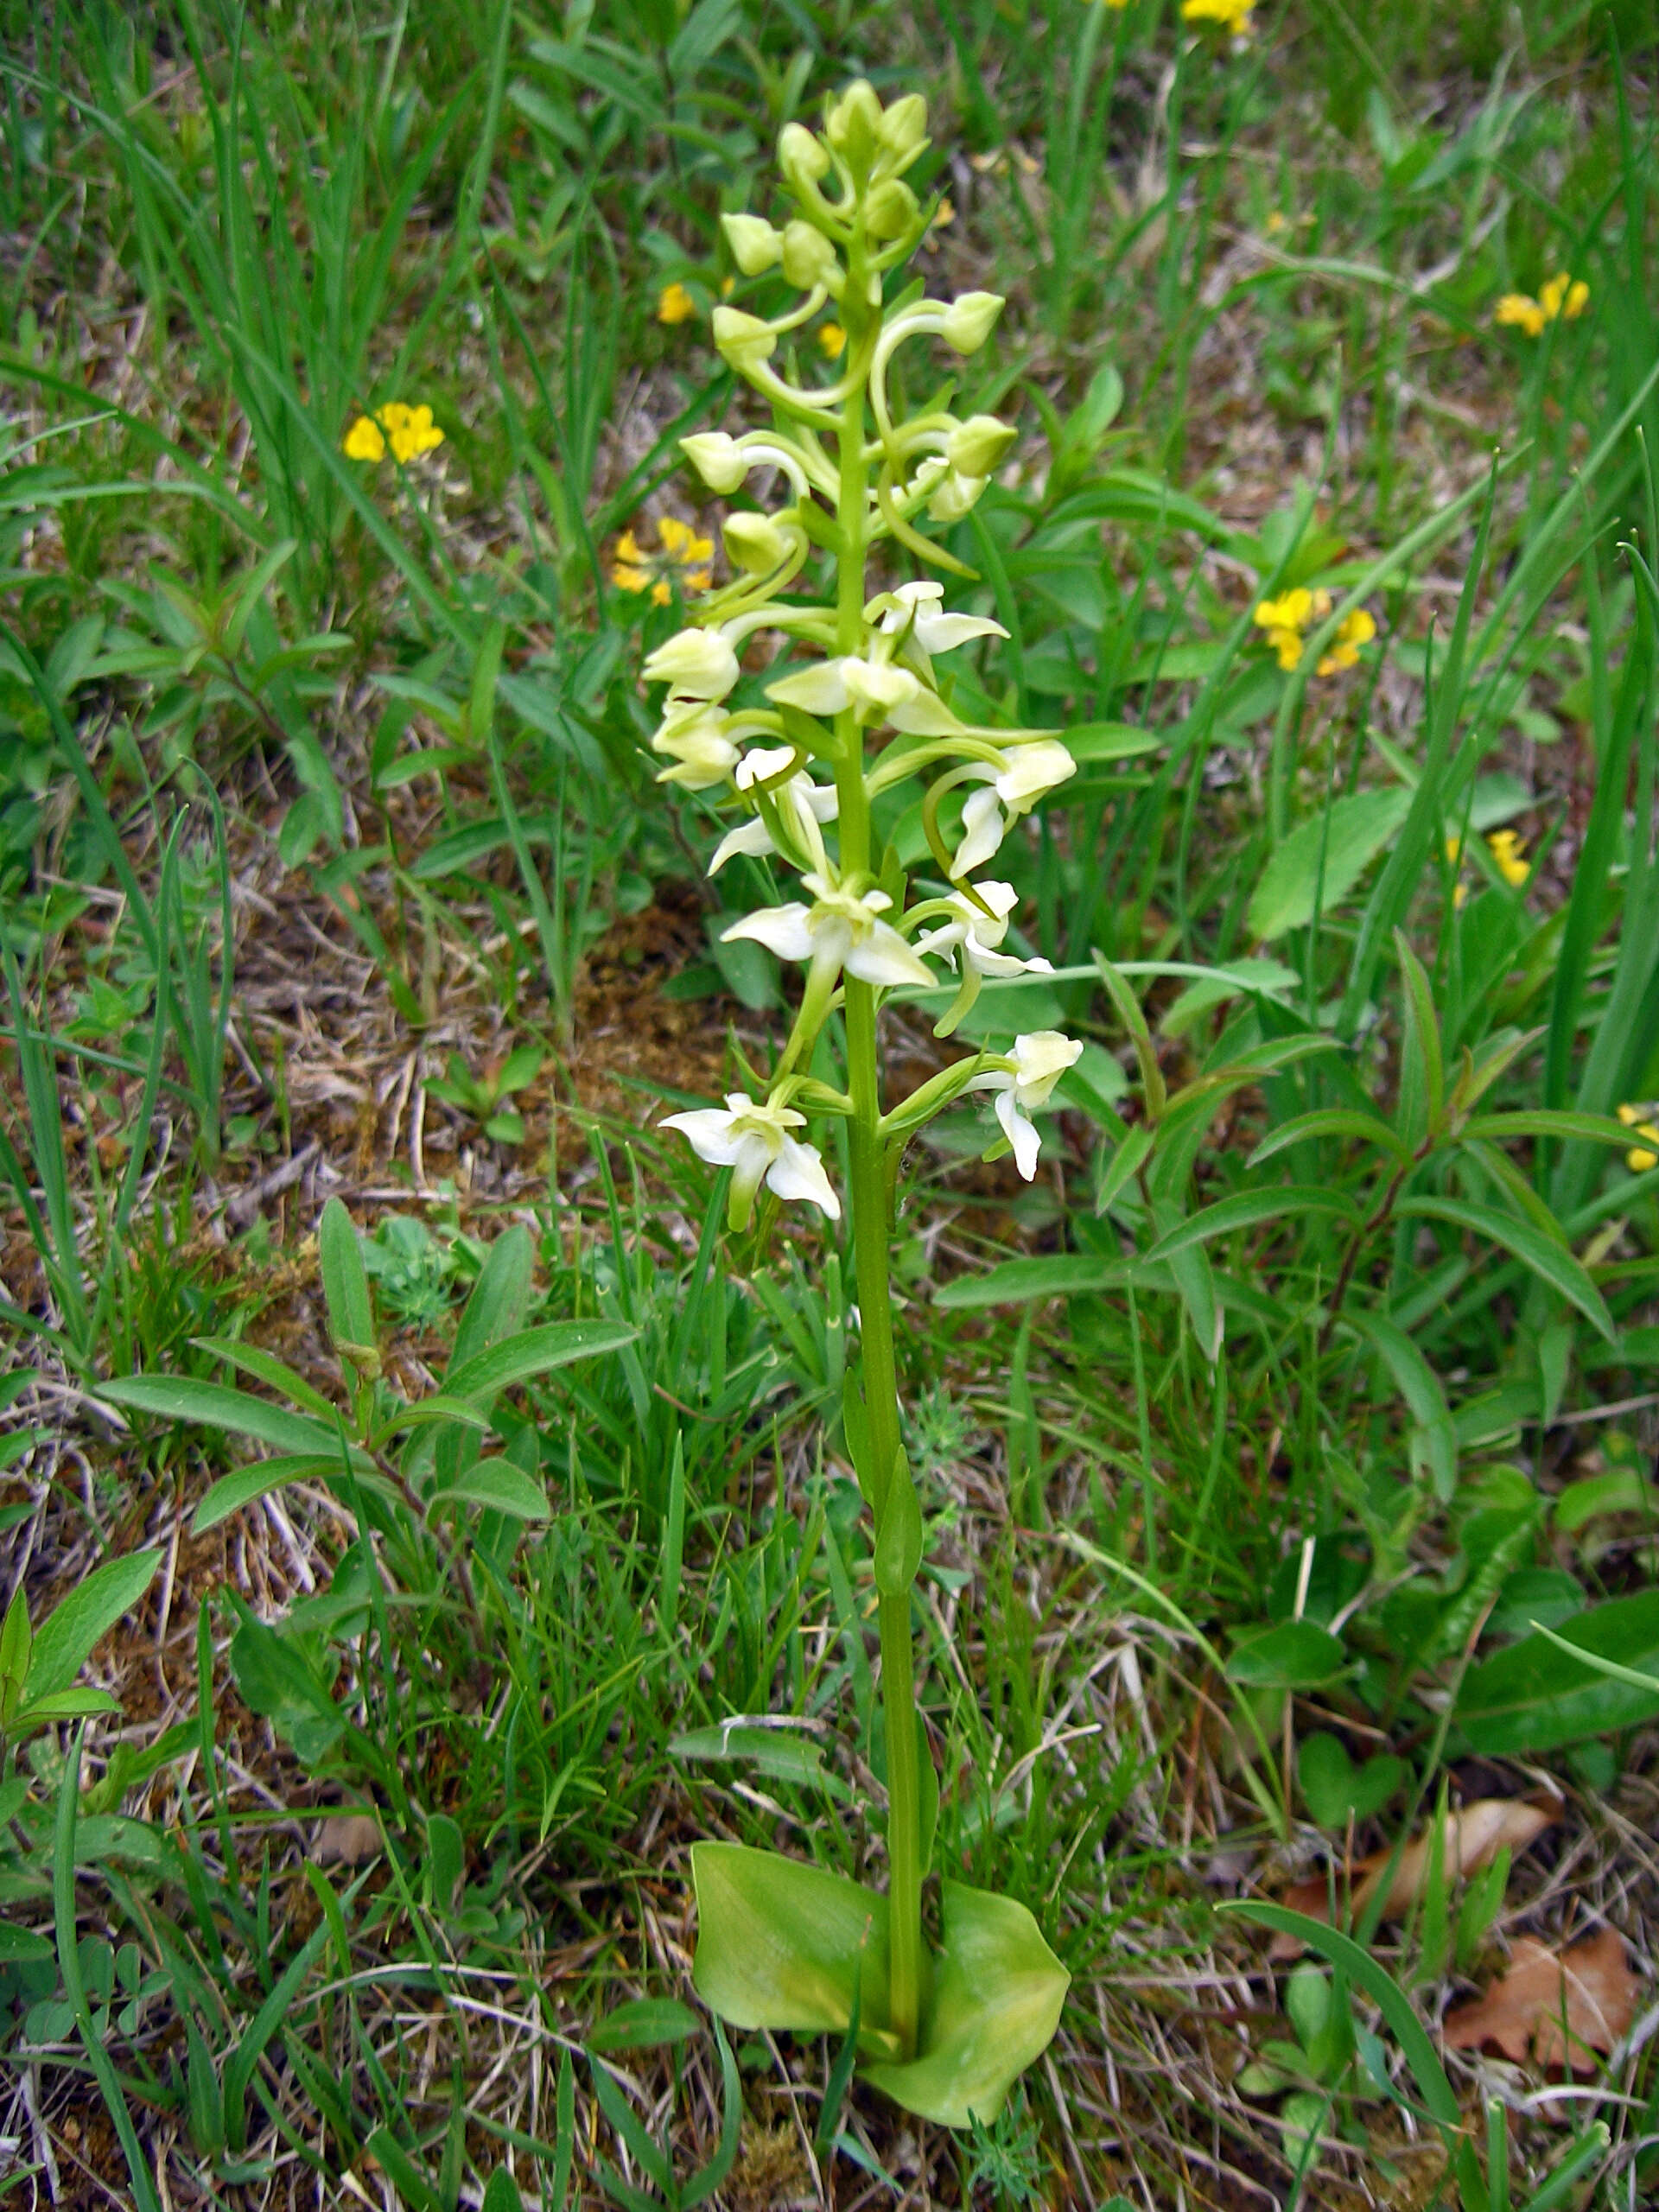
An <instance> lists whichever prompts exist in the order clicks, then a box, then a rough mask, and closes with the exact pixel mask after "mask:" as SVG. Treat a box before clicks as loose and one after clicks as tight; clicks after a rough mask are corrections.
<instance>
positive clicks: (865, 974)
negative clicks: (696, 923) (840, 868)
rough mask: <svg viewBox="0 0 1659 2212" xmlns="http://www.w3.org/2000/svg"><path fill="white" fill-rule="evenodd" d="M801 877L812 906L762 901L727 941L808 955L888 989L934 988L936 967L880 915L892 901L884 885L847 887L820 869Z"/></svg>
mask: <svg viewBox="0 0 1659 2212" xmlns="http://www.w3.org/2000/svg"><path fill="white" fill-rule="evenodd" d="M801 880H802V882H803V884H804V887H805V888H806V889H807V890H808V891H810V893H812V904H811V905H810V906H805V905H804V904H803V903H802V902H801V901H800V900H799V899H791V900H790V901H789V903H788V904H787V905H785V906H763V907H762V908H761V909H760V912H759V913H754V914H747V915H745V916H744V918H743V919H742V920H741V922H734V923H733V925H732V926H731V927H730V929H728V931H726V932H725V935H724V938H723V940H722V941H723V942H724V943H725V944H731V943H732V942H733V940H734V939H735V938H750V939H752V940H753V942H754V943H755V944H764V945H765V946H766V950H768V951H769V952H775V953H776V954H777V956H778V957H779V959H780V960H798V961H804V962H806V963H808V964H809V965H810V966H811V967H812V968H813V969H815V970H817V972H818V973H819V974H820V975H828V976H835V975H837V974H839V973H840V972H841V970H842V969H845V970H846V972H847V973H848V975H849V976H856V977H857V978H858V980H859V982H861V983H874V984H875V985H877V986H878V987H880V988H883V989H893V988H897V987H899V985H901V984H912V985H914V986H915V987H917V988H919V989H922V990H927V989H930V988H931V986H932V982H933V977H932V975H931V971H930V970H929V969H926V968H925V967H924V966H923V964H922V963H921V962H920V961H919V960H918V958H917V957H916V955H915V954H914V952H912V950H911V948H910V947H909V945H907V944H906V943H905V940H904V939H903V938H901V937H900V936H899V932H898V931H897V930H896V929H894V928H893V925H892V924H891V923H890V922H884V921H883V920H882V918H881V916H882V914H883V912H885V911H886V909H887V907H889V906H892V904H893V900H892V899H890V898H889V897H888V896H887V893H886V892H885V891H865V892H861V893H855V892H850V891H843V890H842V888H841V887H840V886H839V885H838V884H836V883H833V882H831V881H830V880H829V878H828V877H827V876H824V875H821V874H818V873H817V871H816V870H814V871H813V872H812V873H811V874H808V875H805V876H804V877H803V878H802V879H801Z"/></svg>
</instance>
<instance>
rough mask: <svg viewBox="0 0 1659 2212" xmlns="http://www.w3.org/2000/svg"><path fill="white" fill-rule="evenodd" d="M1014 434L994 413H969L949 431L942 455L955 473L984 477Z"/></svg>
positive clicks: (1010, 442)
mask: <svg viewBox="0 0 1659 2212" xmlns="http://www.w3.org/2000/svg"><path fill="white" fill-rule="evenodd" d="M1018 435H1019V432H1018V431H1017V430H1015V429H1014V426H1013V424H1012V423H999V422H998V421H997V419H996V417H995V415H970V416H969V417H968V420H967V421H966V422H965V423H957V427H956V429H954V430H952V431H951V433H950V439H949V442H947V444H946V446H945V448H944V457H945V459H946V460H947V461H949V462H950V466H951V467H952V468H954V469H955V470H956V471H957V474H958V475H961V476H988V475H989V474H990V473H991V471H992V470H993V469H994V468H995V467H996V464H997V463H998V461H1001V458H1002V456H1003V454H1005V453H1007V450H1008V448H1009V447H1010V446H1011V445H1012V444H1013V443H1014V440H1015V438H1016V437H1017V436H1018Z"/></svg>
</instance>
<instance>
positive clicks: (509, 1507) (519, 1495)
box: [426, 1459, 553, 1521]
mask: <svg viewBox="0 0 1659 2212" xmlns="http://www.w3.org/2000/svg"><path fill="white" fill-rule="evenodd" d="M448 1505H481V1506H485V1507H486V1508H487V1509H489V1510H491V1511H493V1512H496V1513H507V1514H511V1515H512V1518H513V1519H514V1520H515V1521H550V1520H551V1519H552V1517H553V1514H552V1509H551V1508H550V1506H549V1504H548V1502H547V1492H546V1491H544V1490H543V1488H542V1486H541V1484H540V1483H538V1482H536V1481H534V1480H533V1479H532V1478H531V1477H530V1476H529V1475H527V1474H525V1473H524V1471H523V1470H522V1468H518V1467H515V1466H514V1465H512V1461H511V1460H510V1459H480V1460H477V1461H476V1462H475V1463H474V1465H472V1466H470V1467H468V1468H467V1471H466V1473H465V1474H463V1475H458V1476H457V1477H456V1478H455V1479H454V1482H452V1483H450V1484H448V1487H447V1488H446V1489H443V1490H441V1491H435V1493H434V1495H433V1496H432V1497H430V1498H429V1500H428V1502H427V1509H426V1510H427V1512H428V1514H429V1515H431V1514H434V1513H436V1512H438V1511H440V1510H442V1508H443V1507H445V1506H448Z"/></svg>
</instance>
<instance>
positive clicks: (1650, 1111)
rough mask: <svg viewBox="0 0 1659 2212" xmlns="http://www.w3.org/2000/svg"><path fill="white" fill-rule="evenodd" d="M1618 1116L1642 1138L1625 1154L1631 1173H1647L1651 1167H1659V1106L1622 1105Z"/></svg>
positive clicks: (1625, 1163)
mask: <svg viewBox="0 0 1659 2212" xmlns="http://www.w3.org/2000/svg"><path fill="white" fill-rule="evenodd" d="M1618 1118H1619V1120H1620V1121H1621V1122H1624V1126H1625V1128H1627V1129H1634V1130H1635V1132H1636V1134H1637V1136H1639V1137H1640V1138H1641V1140H1642V1141H1641V1143H1640V1144H1638V1145H1635V1146H1633V1147H1631V1149H1630V1151H1629V1152H1627V1153H1626V1154H1625V1155H1624V1165H1625V1166H1627V1167H1628V1168H1629V1169H1630V1173H1631V1174H1632V1175H1645V1174H1646V1173H1647V1172H1648V1170H1649V1168H1650V1167H1659V1106H1621V1107H1620V1108H1619V1109H1618Z"/></svg>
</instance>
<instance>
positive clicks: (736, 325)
mask: <svg viewBox="0 0 1659 2212" xmlns="http://www.w3.org/2000/svg"><path fill="white" fill-rule="evenodd" d="M1001 304H1002V302H1001V301H1000V300H999V301H998V302H997V305H998V306H999V307H1001ZM777 343H778V334H777V333H776V332H775V331H774V330H773V328H772V325H771V324H770V323H769V322H762V321H761V320H760V316H759V315H745V314H744V312H743V310H742V308H715V345H716V346H718V347H719V348H720V351H721V354H722V355H723V356H724V358H725V359H726V360H728V362H729V363H730V364H731V365H732V367H733V368H734V369H737V370H739V371H741V370H744V369H758V368H759V367H760V365H761V363H762V362H763V361H768V360H770V359H772V351H773V348H774V347H775V346H777Z"/></svg>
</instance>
